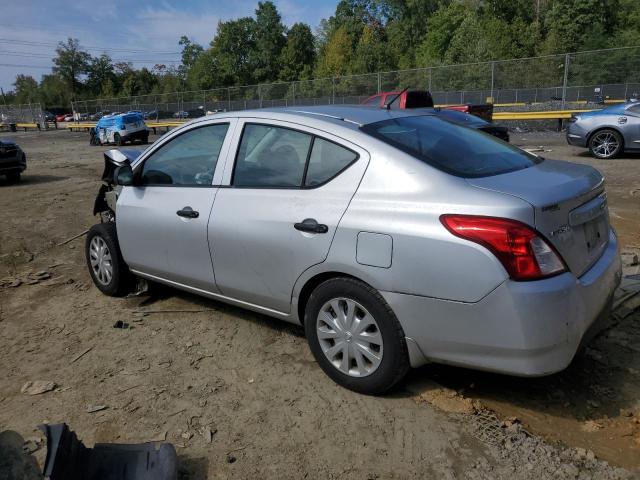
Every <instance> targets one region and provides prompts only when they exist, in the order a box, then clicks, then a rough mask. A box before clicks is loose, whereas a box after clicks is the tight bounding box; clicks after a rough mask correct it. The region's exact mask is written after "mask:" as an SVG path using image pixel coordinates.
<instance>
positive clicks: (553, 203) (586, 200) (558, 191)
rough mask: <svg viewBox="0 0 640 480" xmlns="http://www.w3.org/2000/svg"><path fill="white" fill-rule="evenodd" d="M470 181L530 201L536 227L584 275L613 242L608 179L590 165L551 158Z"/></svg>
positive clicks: (577, 271)
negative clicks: (607, 187) (606, 182)
mask: <svg viewBox="0 0 640 480" xmlns="http://www.w3.org/2000/svg"><path fill="white" fill-rule="evenodd" d="M467 182H468V183H469V184H471V185H473V186H475V187H478V188H484V189H487V190H493V191H496V192H500V193H505V194H508V195H513V196H515V197H518V198H520V199H522V200H525V201H526V202H528V203H530V204H531V205H532V206H533V208H534V213H535V228H536V229H537V230H538V231H539V232H540V233H542V234H543V235H544V236H545V238H546V239H547V240H548V241H549V242H551V244H553V246H554V247H555V248H556V250H558V252H559V253H560V255H561V256H562V258H563V259H564V261H565V262H566V264H567V266H568V267H569V269H570V270H571V272H572V273H573V274H574V275H576V276H578V277H579V276H580V275H582V274H583V273H584V272H585V271H587V270H588V269H589V267H591V266H592V265H593V264H594V263H595V262H596V261H597V260H598V258H600V256H601V255H602V252H603V251H604V249H605V248H606V246H607V244H608V242H609V210H608V208H607V197H606V193H605V192H604V179H603V177H602V175H601V174H600V172H598V171H597V170H596V169H594V168H592V167H589V166H588V165H577V164H573V163H568V162H562V161H558V160H545V161H544V162H542V163H540V164H538V165H535V166H533V167H531V168H526V169H524V170H518V171H515V172H510V173H505V174H502V175H495V176H491V177H482V178H470V179H467Z"/></svg>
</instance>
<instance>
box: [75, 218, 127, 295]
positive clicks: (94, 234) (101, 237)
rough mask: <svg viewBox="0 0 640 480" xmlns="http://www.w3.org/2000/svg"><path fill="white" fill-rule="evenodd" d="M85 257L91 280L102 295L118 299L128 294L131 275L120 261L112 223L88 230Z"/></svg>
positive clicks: (120, 257) (121, 260)
mask: <svg viewBox="0 0 640 480" xmlns="http://www.w3.org/2000/svg"><path fill="white" fill-rule="evenodd" d="M85 256H86V259H87V266H88V267H89V274H90V275H91V279H92V280H93V283H94V284H95V286H96V287H98V289H99V290H100V291H101V292H102V293H104V294H105V295H109V296H111V297H120V296H122V295H125V294H126V293H128V292H129V290H130V289H131V285H132V283H133V282H132V279H133V275H132V274H131V272H130V271H129V268H128V267H127V265H126V264H125V263H124V260H123V259H122V253H121V252H120V247H119V245H118V234H117V232H116V224H115V223H114V222H107V223H99V224H97V225H94V226H93V227H91V228H90V229H89V233H88V234H87V241H86V243H85Z"/></svg>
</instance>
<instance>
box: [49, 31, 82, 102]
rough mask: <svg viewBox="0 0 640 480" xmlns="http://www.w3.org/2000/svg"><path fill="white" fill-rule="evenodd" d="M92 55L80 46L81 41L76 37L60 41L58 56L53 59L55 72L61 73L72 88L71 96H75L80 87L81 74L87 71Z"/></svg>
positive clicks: (57, 50) (57, 49)
mask: <svg viewBox="0 0 640 480" xmlns="http://www.w3.org/2000/svg"><path fill="white" fill-rule="evenodd" d="M90 61H91V55H89V54H88V53H87V52H85V51H84V50H82V49H81V48H80V42H79V41H78V39H75V38H68V39H67V41H66V42H60V43H58V47H57V48H56V57H55V58H54V59H53V63H54V65H55V66H54V67H53V73H56V74H58V75H60V77H61V78H62V79H63V80H64V81H65V82H66V84H67V86H68V87H69V88H70V89H71V96H72V97H75V94H76V92H77V91H78V90H79V88H80V86H81V85H80V76H81V75H83V74H85V73H87V70H88V69H89V62H90Z"/></svg>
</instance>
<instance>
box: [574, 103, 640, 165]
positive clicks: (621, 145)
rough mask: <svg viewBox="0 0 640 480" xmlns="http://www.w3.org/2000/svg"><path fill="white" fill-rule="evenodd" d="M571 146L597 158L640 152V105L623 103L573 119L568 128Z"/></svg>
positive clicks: (580, 114) (576, 115)
mask: <svg viewBox="0 0 640 480" xmlns="http://www.w3.org/2000/svg"><path fill="white" fill-rule="evenodd" d="M567 142H568V143H569V144H570V145H576V146H578V147H585V148H588V149H589V151H590V152H591V155H593V156H594V157H596V158H614V157H616V156H618V155H620V154H621V153H622V152H633V151H636V152H637V151H640V103H638V102H629V103H622V104H618V105H613V106H611V107H607V108H603V109H602V110H594V111H592V112H583V113H578V114H575V115H573V116H572V117H571V119H569V124H568V125H567Z"/></svg>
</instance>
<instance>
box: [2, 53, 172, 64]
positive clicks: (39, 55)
mask: <svg viewBox="0 0 640 480" xmlns="http://www.w3.org/2000/svg"><path fill="white" fill-rule="evenodd" d="M0 55H4V56H9V57H24V58H48V59H51V60H53V57H52V55H50V54H46V53H31V52H16V51H12V50H0ZM111 61H112V62H114V63H118V62H131V63H182V62H180V61H179V60H175V59H174V60H170V59H163V58H154V59H144V58H112V59H111Z"/></svg>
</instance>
